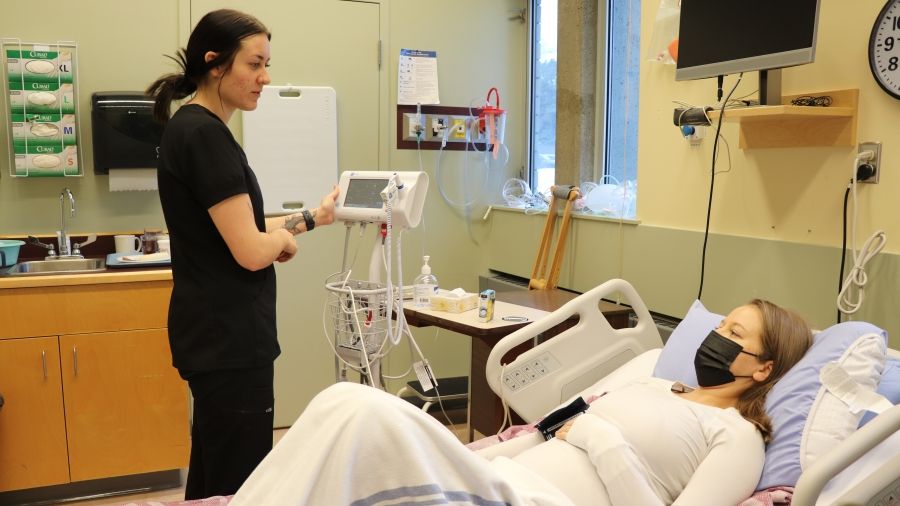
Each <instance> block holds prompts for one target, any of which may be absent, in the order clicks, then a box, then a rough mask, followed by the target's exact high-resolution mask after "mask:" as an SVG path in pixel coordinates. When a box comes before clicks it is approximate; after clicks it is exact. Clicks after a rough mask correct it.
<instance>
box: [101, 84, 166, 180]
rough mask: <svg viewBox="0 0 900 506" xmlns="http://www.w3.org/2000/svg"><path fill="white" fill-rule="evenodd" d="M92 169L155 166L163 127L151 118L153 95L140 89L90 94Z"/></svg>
mask: <svg viewBox="0 0 900 506" xmlns="http://www.w3.org/2000/svg"><path fill="white" fill-rule="evenodd" d="M91 121H92V123H93V127H92V137H93V143H94V173H95V174H109V169H145V168H154V169H155V168H156V159H157V149H158V147H159V142H160V139H162V131H163V127H162V125H160V124H159V123H157V122H156V121H154V120H153V99H152V98H151V97H148V96H147V95H144V94H143V93H142V92H140V91H98V92H96V93H94V94H93V95H91Z"/></svg>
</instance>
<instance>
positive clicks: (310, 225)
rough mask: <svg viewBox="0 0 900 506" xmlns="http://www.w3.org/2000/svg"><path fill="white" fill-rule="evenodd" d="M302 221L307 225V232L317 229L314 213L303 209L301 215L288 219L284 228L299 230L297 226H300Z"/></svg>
mask: <svg viewBox="0 0 900 506" xmlns="http://www.w3.org/2000/svg"><path fill="white" fill-rule="evenodd" d="M301 220H303V222H304V223H305V224H306V231H307V232H309V231H310V230H312V229H314V228H316V220H315V219H314V218H313V215H312V213H311V212H309V211H308V210H307V209H301V210H300V213H299V214H295V215H293V216H289V217H287V218H286V219H285V220H284V225H283V227H284V228H285V229H286V230H294V229H296V228H297V225H299V224H300V221H301Z"/></svg>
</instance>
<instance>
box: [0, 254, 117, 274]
mask: <svg viewBox="0 0 900 506" xmlns="http://www.w3.org/2000/svg"><path fill="white" fill-rule="evenodd" d="M105 270H106V260H105V259H102V258H65V259H56V260H33V261H30V262H22V263H18V264H16V265H13V266H12V267H8V268H6V269H0V276H40V275H48V274H78V273H85V272H99V271H105Z"/></svg>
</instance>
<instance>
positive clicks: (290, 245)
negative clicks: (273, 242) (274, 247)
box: [275, 228, 297, 262]
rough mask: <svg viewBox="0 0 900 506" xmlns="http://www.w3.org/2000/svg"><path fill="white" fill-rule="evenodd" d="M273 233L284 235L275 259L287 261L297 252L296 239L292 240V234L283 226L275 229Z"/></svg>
mask: <svg viewBox="0 0 900 506" xmlns="http://www.w3.org/2000/svg"><path fill="white" fill-rule="evenodd" d="M275 233H277V234H281V235H283V236H286V238H285V243H284V246H283V248H282V250H281V253H279V255H278V257H277V258H276V259H275V261H276V262H287V261H288V260H290V259H292V258H294V255H296V254H297V241H295V240H294V234H292V233H290V232H288V231H287V230H285V229H283V228H280V229H278V230H276V231H275Z"/></svg>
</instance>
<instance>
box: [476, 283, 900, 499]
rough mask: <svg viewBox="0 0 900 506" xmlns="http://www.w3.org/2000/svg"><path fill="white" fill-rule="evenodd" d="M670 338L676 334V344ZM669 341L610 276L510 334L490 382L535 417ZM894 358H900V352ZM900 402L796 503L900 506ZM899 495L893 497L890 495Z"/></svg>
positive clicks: (593, 389)
mask: <svg viewBox="0 0 900 506" xmlns="http://www.w3.org/2000/svg"><path fill="white" fill-rule="evenodd" d="M601 299H607V300H617V301H620V302H621V303H624V304H629V305H630V306H631V307H632V308H633V310H634V312H635V314H636V316H637V325H636V326H635V327H633V328H625V329H618V330H616V329H613V328H612V326H611V325H610V324H609V322H607V321H606V319H605V318H604V316H603V314H602V313H601V312H600V310H599V308H598V304H599V302H600V300H601ZM571 318H577V319H578V322H577V323H576V324H575V325H574V326H573V327H571V328H569V329H568V330H565V331H563V332H561V333H560V334H558V335H556V336H554V337H552V338H551V339H548V340H545V341H543V342H540V341H541V337H542V335H543V334H545V333H547V332H548V331H551V329H553V328H554V327H555V326H557V325H559V324H561V323H563V322H565V321H567V320H570V319H571ZM529 341H530V342H540V344H538V345H537V346H535V347H534V348H532V349H530V350H528V351H526V352H524V353H522V354H521V355H519V356H518V357H516V358H515V359H514V360H512V361H504V360H503V359H504V356H505V355H506V354H507V353H509V352H510V351H511V350H512V349H513V348H515V347H516V346H518V345H520V344H522V343H525V342H529ZM669 344H671V339H670V343H669ZM662 346H663V343H662V340H661V339H660V336H659V333H658V331H657V329H656V325H655V323H654V322H653V319H652V318H651V316H650V313H649V311H648V310H647V307H646V305H645V304H644V302H643V301H642V300H641V299H640V297H639V296H638V294H637V292H636V291H635V289H634V288H633V287H632V286H631V285H630V284H629V283H627V282H625V281H623V280H611V281H608V282H606V283H604V284H602V285H600V286H598V287H596V288H594V289H593V290H591V291H589V292H587V293H585V294H583V295H580V296H579V297H577V298H575V299H573V300H572V301H570V302H569V303H567V304H566V305H564V306H563V307H561V308H560V309H558V310H556V311H554V312H553V313H551V314H549V315H548V316H547V317H545V318H543V319H541V320H539V321H536V322H534V323H533V324H531V325H528V326H526V327H523V328H521V329H519V330H518V331H516V332H514V333H512V334H510V335H508V336H506V337H505V338H504V339H502V340H501V341H500V342H499V343H498V344H497V345H496V346H495V347H494V348H493V350H492V352H491V354H490V356H489V357H488V362H487V368H486V375H487V379H488V383H489V385H490V386H491V388H492V389H493V390H494V391H495V392H496V393H497V395H498V396H500V397H501V398H502V399H504V402H505V403H507V404H508V406H509V407H510V408H511V409H513V410H515V412H516V413H518V414H519V415H520V416H521V417H522V418H523V419H524V420H525V421H526V422H534V421H536V420H537V419H539V418H540V417H541V416H543V415H544V414H546V413H549V412H550V411H552V410H553V409H554V408H556V407H558V406H561V405H563V404H566V403H567V402H568V401H569V400H570V399H572V398H573V397H574V396H576V395H584V396H587V395H589V394H599V393H602V391H606V390H609V389H610V388H614V387H615V386H617V385H621V384H624V383H625V382H627V381H629V380H630V379H633V378H636V377H641V376H649V375H651V373H652V372H653V369H654V365H655V364H656V361H657V359H658V358H659V357H660V355H661V351H662V350H661V348H662ZM888 354H889V356H893V357H900V354H898V353H897V351H895V350H888ZM898 430H900V406H894V407H892V408H890V409H888V410H887V411H884V412H883V413H881V414H880V415H878V416H877V417H876V418H874V419H873V420H872V421H870V422H869V423H867V424H866V425H864V426H863V427H862V428H860V429H859V430H857V431H856V432H854V433H853V434H852V435H850V437H848V438H847V439H846V440H844V441H843V442H841V443H840V444H839V445H838V446H836V447H835V448H834V449H833V450H832V451H829V452H828V453H826V454H824V455H823V456H822V457H821V458H819V459H818V460H816V461H815V463H814V464H813V465H812V466H811V467H809V468H807V469H804V470H803V473H802V475H801V477H800V480H799V481H798V482H797V485H796V488H795V490H794V496H793V502H792V504H794V505H797V506H805V505H812V504H829V505H832V504H872V505H875V504H878V505H881V504H885V505H889V504H900V432H898ZM520 450H521V447H517V442H516V440H515V439H512V440H509V441H505V442H503V443H500V444H497V445H494V446H492V447H488V448H486V449H484V450H481V452H482V453H483V454H484V455H485V456H487V457H493V456H497V455H513V454H515V453H517V452H518V451H520ZM892 493H893V497H894V501H895V502H890V501H888V499H889V498H890V497H891V494H892Z"/></svg>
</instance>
